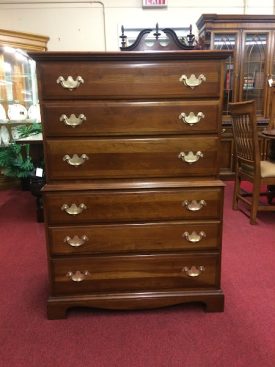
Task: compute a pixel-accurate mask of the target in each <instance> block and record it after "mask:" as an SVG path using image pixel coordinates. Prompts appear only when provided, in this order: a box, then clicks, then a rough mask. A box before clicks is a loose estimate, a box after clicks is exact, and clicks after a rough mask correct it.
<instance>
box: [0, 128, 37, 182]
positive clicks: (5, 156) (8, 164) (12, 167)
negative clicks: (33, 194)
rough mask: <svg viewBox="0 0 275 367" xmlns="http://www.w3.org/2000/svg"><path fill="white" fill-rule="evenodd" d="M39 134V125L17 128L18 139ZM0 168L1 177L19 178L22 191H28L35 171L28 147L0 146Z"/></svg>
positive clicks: (17, 145)
mask: <svg viewBox="0 0 275 367" xmlns="http://www.w3.org/2000/svg"><path fill="white" fill-rule="evenodd" d="M40 132H41V124H31V125H22V126H20V127H18V133H19V138H25V137H28V136H30V135H35V134H38V133H40ZM0 167H1V172H2V174H3V175H5V176H8V177H14V178H19V179H20V181H21V186H22V189H28V188H29V180H30V177H31V176H32V174H33V172H34V169H35V167H34V163H33V161H32V157H31V155H30V145H29V144H21V143H20V144H18V143H16V142H12V143H10V144H8V145H6V146H1V147H0Z"/></svg>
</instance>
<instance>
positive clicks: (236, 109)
mask: <svg viewBox="0 0 275 367" xmlns="http://www.w3.org/2000/svg"><path fill="white" fill-rule="evenodd" d="M229 110H230V113H231V116H232V129H233V137H234V144H235V153H236V158H237V159H239V160H240V161H241V162H243V163H247V164H249V165H253V166H257V165H259V164H260V148H259V139H258V132H257V124H256V104H255V101H245V102H237V103H230V105H229Z"/></svg>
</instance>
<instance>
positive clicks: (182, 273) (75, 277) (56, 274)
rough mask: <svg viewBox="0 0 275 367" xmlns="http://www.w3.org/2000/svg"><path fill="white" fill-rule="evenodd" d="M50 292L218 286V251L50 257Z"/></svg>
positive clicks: (73, 292) (67, 292) (76, 292)
mask: <svg viewBox="0 0 275 367" xmlns="http://www.w3.org/2000/svg"><path fill="white" fill-rule="evenodd" d="M51 267H52V279H53V295H61V294H70V295H73V294H81V293H89V292H106V291H119V292H122V291H153V290H165V289H170V290H172V289H173V290H175V289H178V290H180V289H191V288H192V289H194V288H195V289H206V288H210V289H211V288H215V287H218V286H219V273H220V269H219V255H215V254H204V255H202V254H200V255H198V254H196V255H191V254H190V255H139V256H138V255H137V256H97V257H94V258H93V257H85V258H83V257H82V258H76V257H73V258H67V259H54V260H51Z"/></svg>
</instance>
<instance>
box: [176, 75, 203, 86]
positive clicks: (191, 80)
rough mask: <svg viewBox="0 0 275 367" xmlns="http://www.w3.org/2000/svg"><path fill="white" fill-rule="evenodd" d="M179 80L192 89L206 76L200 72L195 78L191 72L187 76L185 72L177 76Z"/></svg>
mask: <svg viewBox="0 0 275 367" xmlns="http://www.w3.org/2000/svg"><path fill="white" fill-rule="evenodd" d="M179 81H180V82H181V83H183V84H184V85H186V86H187V87H190V88H192V89H194V88H195V87H198V86H199V85H200V84H201V83H202V82H205V81H206V77H205V76H204V75H203V74H200V75H199V76H198V77H197V78H196V76H195V75H194V74H191V75H190V77H189V78H188V77H187V76H186V75H185V74H184V75H182V76H181V77H180V78H179Z"/></svg>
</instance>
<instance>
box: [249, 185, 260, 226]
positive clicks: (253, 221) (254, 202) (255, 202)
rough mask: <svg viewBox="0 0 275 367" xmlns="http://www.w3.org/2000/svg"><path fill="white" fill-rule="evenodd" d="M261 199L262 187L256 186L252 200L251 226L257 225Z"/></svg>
mask: <svg viewBox="0 0 275 367" xmlns="http://www.w3.org/2000/svg"><path fill="white" fill-rule="evenodd" d="M259 199H260V185H254V187H253V193H252V198H251V210H250V224H256V217H257V211H258V205H259Z"/></svg>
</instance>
